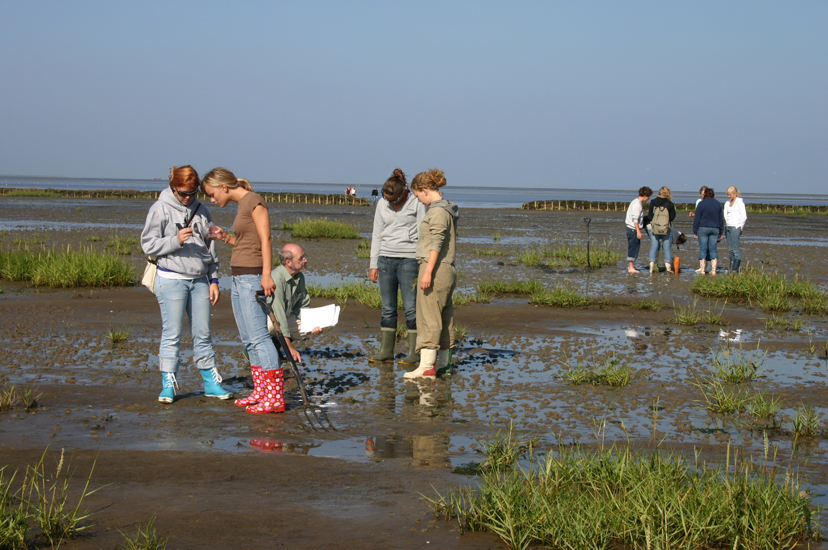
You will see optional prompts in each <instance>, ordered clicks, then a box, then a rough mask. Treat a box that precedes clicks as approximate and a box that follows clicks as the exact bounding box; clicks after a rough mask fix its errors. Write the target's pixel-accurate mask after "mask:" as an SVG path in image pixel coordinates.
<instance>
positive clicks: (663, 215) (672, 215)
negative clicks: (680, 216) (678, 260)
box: [644, 186, 676, 273]
mask: <svg viewBox="0 0 828 550" xmlns="http://www.w3.org/2000/svg"><path fill="white" fill-rule="evenodd" d="M672 199H673V193H672V192H671V191H670V188H669V187H667V186H664V187H662V188H661V189H659V190H658V196H657V197H656V198H654V199H653V200H651V201H650V210H649V212H648V213H647V218H646V220H645V221H644V224H645V225H646V227H647V234H648V235H649V236H650V273H654V272H655V271H657V268H658V264H657V263H656V261H657V260H658V249H659V248H661V247H663V248H664V267H665V268H666V269H667V272H668V273H672V272H673V254H672V251H671V250H670V246H671V244H672V240H673V239H672V226H673V220H674V219H676V207H675V205H674V204H673V201H672Z"/></svg>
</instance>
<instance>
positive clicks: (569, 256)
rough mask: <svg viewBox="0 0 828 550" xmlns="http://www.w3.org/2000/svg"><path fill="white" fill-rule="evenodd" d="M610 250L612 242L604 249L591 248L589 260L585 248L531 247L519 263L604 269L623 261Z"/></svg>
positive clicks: (561, 246) (521, 253)
mask: <svg viewBox="0 0 828 550" xmlns="http://www.w3.org/2000/svg"><path fill="white" fill-rule="evenodd" d="M610 248H611V241H610V243H604V245H603V246H602V247H598V246H595V247H590V251H589V256H588V258H587V249H586V247H585V246H571V245H558V246H555V247H548V246H530V247H527V248H524V249H523V250H521V251H520V252H519V253H518V256H517V261H518V262H520V263H522V264H525V265H528V266H536V265H538V264H539V263H541V262H542V261H546V263H547V264H548V265H554V266H568V267H580V266H585V265H591V266H592V267H603V266H605V265H615V264H616V263H617V262H618V260H620V259H621V255H620V254H617V253H615V252H613V251H612V250H611V249H610ZM587 259H588V260H589V261H588V262H587Z"/></svg>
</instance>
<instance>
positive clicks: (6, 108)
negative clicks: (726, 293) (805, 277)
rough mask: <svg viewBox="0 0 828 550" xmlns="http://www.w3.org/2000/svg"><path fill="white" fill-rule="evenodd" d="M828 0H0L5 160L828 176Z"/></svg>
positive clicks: (753, 179) (547, 180)
mask: <svg viewBox="0 0 828 550" xmlns="http://www.w3.org/2000/svg"><path fill="white" fill-rule="evenodd" d="M826 28H828V2H825V1H822V0H820V1H797V2H764V1H744V2H725V1H722V0H717V1H709V2H707V1H693V2H689V1H688V2H664V1H658V2H635V1H630V2H618V1H607V2H589V1H585V2H581V1H578V2H576V1H571V2H528V1H527V2H486V1H481V0H478V1H474V2H452V1H446V0H443V1H439V2H429V1H417V2H390V1H383V2H379V1H377V2H347V1H342V0H339V1H333V2H321V1H319V2H316V1H302V2H298V1H297V2H245V1H241V2H232V3H231V2H209V1H191V2H178V1H165V2H152V1H149V2H147V1H144V2H104V1H94V2H83V1H76V0H73V1H71V2H66V1H55V2H44V1H37V0H34V1H26V2H13V1H10V0H3V1H0V74H2V75H3V78H2V83H0V90H2V93H1V94H0V98H1V99H2V101H0V174H15V175H51V176H70V177H118V178H152V177H155V176H161V177H163V176H165V175H166V173H167V170H168V168H169V167H170V166H171V165H174V164H175V165H181V164H192V165H193V166H195V167H196V168H197V169H198V170H199V171H200V172H203V171H206V170H209V169H210V168H212V167H214V166H219V165H221V166H226V167H228V168H230V169H231V170H233V171H234V172H236V174H237V175H239V176H240V177H246V178H248V179H251V180H254V181H293V182H341V183H360V184H363V183H368V184H381V183H382V182H383V181H384V180H385V178H387V177H388V176H389V175H390V174H391V171H392V170H393V169H394V168H395V167H397V166H399V167H401V168H402V169H403V170H404V171H405V172H406V173H408V174H409V175H413V174H415V173H416V172H419V171H422V170H424V169H426V168H429V167H432V166H436V167H439V168H441V169H443V170H445V172H446V177H447V179H448V182H449V184H450V185H451V184H455V185H484V186H520V187H564V188H593V189H594V188H598V189H636V188H638V187H639V186H641V185H649V186H650V187H658V186H661V185H669V186H671V187H673V188H674V189H676V190H684V189H693V188H698V187H699V186H700V185H712V186H714V187H716V188H721V187H724V186H726V185H730V184H735V185H737V186H738V187H740V188H741V189H742V190H743V191H747V192H774V191H776V190H782V191H784V192H788V193H791V192H801V193H826V182H828V177H826V176H828V94H827V93H826V92H828V32H826V31H825V29H826Z"/></svg>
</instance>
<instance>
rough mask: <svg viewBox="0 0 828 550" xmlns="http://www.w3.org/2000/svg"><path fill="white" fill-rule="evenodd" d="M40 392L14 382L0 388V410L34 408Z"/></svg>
mask: <svg viewBox="0 0 828 550" xmlns="http://www.w3.org/2000/svg"><path fill="white" fill-rule="evenodd" d="M40 395H41V394H35V393H34V391H33V390H31V389H30V388H18V387H17V386H15V385H14V384H12V385H11V386H4V387H3V389H0V411H7V410H10V409H13V408H14V407H16V406H18V405H20V406H22V407H23V408H24V409H27V410H28V409H34V408H35V407H37V402H38V400H39V399H40ZM0 548H2V546H0Z"/></svg>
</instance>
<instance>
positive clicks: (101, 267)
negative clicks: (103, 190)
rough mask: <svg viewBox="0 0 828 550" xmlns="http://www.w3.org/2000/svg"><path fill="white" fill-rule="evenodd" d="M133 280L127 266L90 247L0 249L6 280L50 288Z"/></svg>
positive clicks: (122, 283)
mask: <svg viewBox="0 0 828 550" xmlns="http://www.w3.org/2000/svg"><path fill="white" fill-rule="evenodd" d="M133 277H134V268H133V267H132V265H131V264H129V263H127V262H125V261H124V260H122V259H120V258H119V257H118V256H116V255H113V254H106V253H100V252H97V251H95V250H93V249H91V248H90V249H80V250H75V249H73V248H71V247H68V246H67V247H66V248H65V249H63V250H58V251H55V250H51V249H50V250H45V249H40V250H39V251H32V250H31V249H29V248H23V249H17V250H0V278H3V279H6V280H9V281H29V282H31V283H32V284H33V285H35V286H46V287H52V288H75V287H81V286H92V287H109V286H129V285H132V284H133V282H134V280H133Z"/></svg>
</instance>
